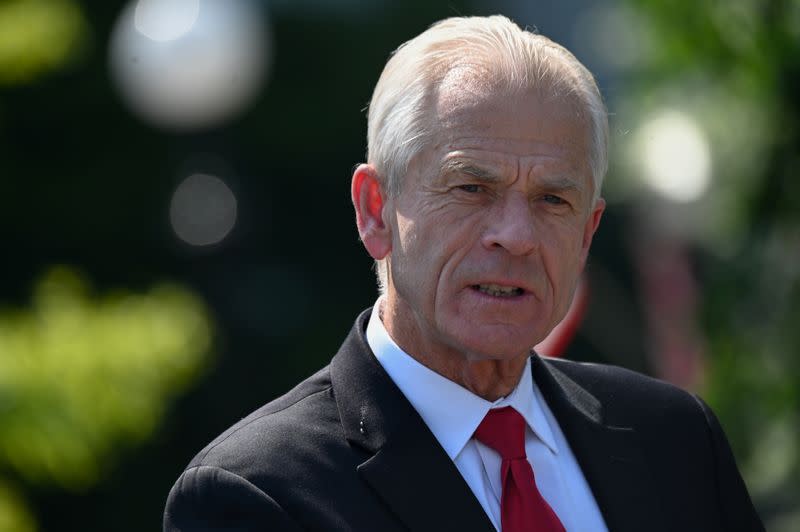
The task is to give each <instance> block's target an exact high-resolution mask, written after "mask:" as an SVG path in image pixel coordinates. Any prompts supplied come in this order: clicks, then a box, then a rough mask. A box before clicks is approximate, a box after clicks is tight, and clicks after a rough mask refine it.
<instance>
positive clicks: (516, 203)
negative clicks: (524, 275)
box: [481, 192, 539, 256]
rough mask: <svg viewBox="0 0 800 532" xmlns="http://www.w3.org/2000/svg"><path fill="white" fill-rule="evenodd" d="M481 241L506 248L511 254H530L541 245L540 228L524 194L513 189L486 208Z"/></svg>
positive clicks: (493, 247) (484, 243)
mask: <svg viewBox="0 0 800 532" xmlns="http://www.w3.org/2000/svg"><path fill="white" fill-rule="evenodd" d="M486 215H487V222H486V226H485V230H484V232H483V235H482V237H481V242H482V243H483V245H484V246H485V247H486V248H488V249H496V248H503V249H505V250H506V251H508V252H509V253H511V254H512V255H520V256H521V255H528V254H530V253H532V252H534V251H535V250H536V248H537V247H538V244H539V242H538V232H537V231H536V228H535V220H534V216H533V212H532V210H531V205H530V203H529V202H528V198H527V196H526V195H525V194H522V193H519V192H511V193H509V194H507V195H506V196H505V197H503V198H501V199H499V200H498V201H496V202H495V204H494V205H492V207H491V208H490V209H489V210H488V211H487V213H486Z"/></svg>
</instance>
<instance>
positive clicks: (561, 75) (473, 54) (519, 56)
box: [367, 15, 608, 293]
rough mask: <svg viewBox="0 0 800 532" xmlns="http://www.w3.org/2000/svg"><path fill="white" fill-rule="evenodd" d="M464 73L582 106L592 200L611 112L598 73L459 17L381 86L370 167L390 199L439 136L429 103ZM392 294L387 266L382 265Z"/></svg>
mask: <svg viewBox="0 0 800 532" xmlns="http://www.w3.org/2000/svg"><path fill="white" fill-rule="evenodd" d="M455 68H458V69H463V70H464V71H466V72H472V73H474V74H475V75H477V76H478V79H480V80H483V81H484V82H485V83H488V84H491V86H492V87H495V86H499V87H504V88H508V89H518V90H524V89H528V88H535V89H547V90H549V91H552V93H553V94H554V95H555V96H558V97H561V98H565V99H568V100H571V101H573V102H575V103H576V104H577V107H578V109H579V112H580V113H581V114H584V115H585V116H586V117H587V118H588V121H589V124H590V127H589V135H590V143H589V144H590V154H589V163H590V165H591V170H592V178H593V185H594V187H593V189H594V199H595V200H596V199H597V198H598V197H599V196H600V188H601V186H602V182H603V177H604V176H605V173H606V170H607V168H608V113H607V111H606V108H605V105H604V104H603V98H602V96H601V95H600V91H599V90H598V88H597V84H596V83H595V81H594V77H593V76H592V74H591V73H590V72H589V71H588V70H587V69H586V67H584V66H583V65H582V64H581V63H580V61H578V60H577V59H576V58H575V56H574V55H572V53H570V52H569V51H568V50H567V49H566V48H564V47H563V46H561V45H560V44H557V43H555V42H553V41H551V40H550V39H548V38H547V37H544V36H542V35H538V34H535V33H531V32H529V31H526V30H523V29H522V28H520V27H519V26H517V25H516V24H515V23H513V22H512V21H511V20H509V19H508V18H506V17H503V16H499V15H495V16H491V17H454V18H448V19H445V20H442V21H440V22H437V23H436V24H434V25H433V26H431V27H430V28H428V30H426V31H425V32H423V33H421V34H420V35H418V36H417V37H415V38H413V39H411V40H410V41H408V42H406V43H404V44H402V45H400V47H399V48H397V50H395V52H394V53H393V54H392V57H391V58H390V59H389V61H388V62H387V63H386V66H385V67H384V69H383V73H382V74H381V77H380V79H379V80H378V83H377V85H376V86H375V91H374V92H373V94H372V99H371V101H370V105H369V116H368V119H367V162H368V163H370V164H371V165H372V166H373V167H374V168H375V169H376V172H377V175H378V180H379V181H380V183H381V186H382V188H383V189H384V193H385V194H387V195H388V196H390V197H392V196H396V195H398V194H399V193H400V189H401V187H402V182H403V178H404V176H405V174H406V171H407V170H408V166H409V163H410V162H411V160H412V158H413V157H414V156H415V155H416V154H417V153H419V152H420V151H422V149H423V148H424V147H425V145H426V144H427V143H428V142H429V141H430V139H431V136H432V135H433V134H434V133H435V132H436V124H435V123H433V121H432V120H431V119H430V116H431V105H432V103H433V102H435V99H434V98H435V96H436V95H437V91H438V89H439V87H440V85H441V83H442V81H443V79H444V78H445V76H446V75H447V74H448V73H449V72H451V71H452V70H453V69H455ZM376 266H377V273H378V283H379V287H380V290H381V292H382V293H383V292H385V290H386V281H387V272H386V263H385V260H380V261H377V263H376Z"/></svg>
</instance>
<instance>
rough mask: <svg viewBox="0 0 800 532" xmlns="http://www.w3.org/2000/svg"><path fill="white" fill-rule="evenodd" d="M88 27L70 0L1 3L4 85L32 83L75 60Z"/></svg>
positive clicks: (0, 81) (1, 81)
mask: <svg viewBox="0 0 800 532" xmlns="http://www.w3.org/2000/svg"><path fill="white" fill-rule="evenodd" d="M87 34H88V25H87V22H86V19H85V18H84V16H83V14H82V12H81V10H80V8H79V7H78V5H77V4H76V3H75V2H73V1H70V0H10V1H5V2H2V3H0V84H6V85H12V84H20V83H28V82H30V81H32V80H33V79H35V78H36V77H38V76H40V75H41V74H44V73H46V72H48V71H51V70H55V69H57V68H59V67H61V66H63V65H64V64H66V63H68V62H69V61H70V60H72V59H74V58H75V57H76V55H77V54H78V53H79V51H80V50H81V45H82V44H85V42H86V38H87Z"/></svg>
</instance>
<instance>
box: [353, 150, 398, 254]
mask: <svg viewBox="0 0 800 532" xmlns="http://www.w3.org/2000/svg"><path fill="white" fill-rule="evenodd" d="M350 194H351V196H352V198H353V207H355V209H356V225H357V226H358V235H359V236H360V237H361V241H362V242H363V243H364V247H365V248H367V252H368V253H369V254H370V256H371V257H372V258H373V259H375V260H381V259H383V258H385V257H386V255H388V254H389V252H390V251H391V250H392V232H391V229H390V227H389V225H388V224H387V223H386V222H385V221H384V219H383V209H384V207H385V206H386V199H385V197H384V194H383V191H382V190H381V184H380V183H379V182H378V173H377V171H376V170H375V168H374V167H373V166H372V165H369V164H360V165H358V167H357V168H356V170H355V172H353V182H352V185H351V187H350Z"/></svg>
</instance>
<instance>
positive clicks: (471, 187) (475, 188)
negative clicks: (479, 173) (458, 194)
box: [456, 184, 483, 194]
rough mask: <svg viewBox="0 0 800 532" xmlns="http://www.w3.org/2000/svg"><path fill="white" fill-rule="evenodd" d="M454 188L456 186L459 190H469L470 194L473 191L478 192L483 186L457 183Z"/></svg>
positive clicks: (473, 192)
mask: <svg viewBox="0 0 800 532" xmlns="http://www.w3.org/2000/svg"><path fill="white" fill-rule="evenodd" d="M456 188H458V189H459V190H463V191H464V192H469V193H470V194H475V193H477V192H480V191H481V190H483V187H481V186H480V185H472V184H470V185H459V186H458V187H456Z"/></svg>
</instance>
